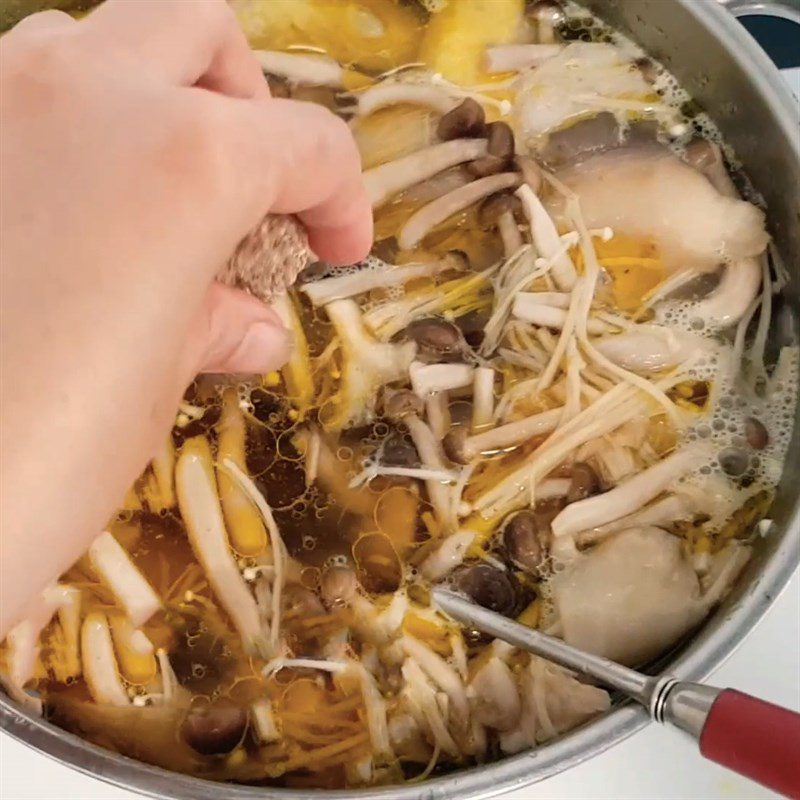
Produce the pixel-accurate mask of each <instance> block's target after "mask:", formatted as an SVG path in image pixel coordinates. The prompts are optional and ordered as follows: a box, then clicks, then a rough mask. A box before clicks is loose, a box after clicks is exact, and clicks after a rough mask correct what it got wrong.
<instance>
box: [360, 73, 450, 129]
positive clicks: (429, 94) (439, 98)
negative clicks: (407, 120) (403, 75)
mask: <svg viewBox="0 0 800 800" xmlns="http://www.w3.org/2000/svg"><path fill="white" fill-rule="evenodd" d="M353 96H354V98H355V100H356V113H357V114H358V115H359V116H360V117H366V116H367V115H368V114H372V113H373V112H374V111H377V110H378V109H381V108H386V107H387V106H394V105H400V104H401V103H402V104H404V105H415V106H425V107H427V108H431V109H433V110H434V111H438V112H439V113H440V114H445V115H446V114H447V112H449V111H450V110H451V109H453V107H454V106H456V105H457V104H458V100H457V99H454V97H453V95H452V94H451V93H450V92H449V91H448V90H447V89H445V88H444V87H442V86H431V85H429V84H422V83H419V84H418V83H409V82H405V81H384V82H383V83H379V84H377V85H376V86H370V87H369V88H368V89H365V90H364V91H363V92H359V93H358V94H356V95H353ZM442 138H444V137H442Z"/></svg>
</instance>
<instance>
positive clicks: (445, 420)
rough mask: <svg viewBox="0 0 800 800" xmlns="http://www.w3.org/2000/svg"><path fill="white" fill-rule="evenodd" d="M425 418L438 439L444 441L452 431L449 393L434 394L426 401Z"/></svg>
mask: <svg viewBox="0 0 800 800" xmlns="http://www.w3.org/2000/svg"><path fill="white" fill-rule="evenodd" d="M425 416H426V417H427V420H428V425H429V426H430V429H431V430H432V431H433V435H434V436H435V437H436V438H437V439H443V438H444V436H445V434H446V433H447V431H449V430H450V424H451V420H450V398H449V397H448V396H447V392H433V393H432V394H429V395H428V396H427V398H426V399H425Z"/></svg>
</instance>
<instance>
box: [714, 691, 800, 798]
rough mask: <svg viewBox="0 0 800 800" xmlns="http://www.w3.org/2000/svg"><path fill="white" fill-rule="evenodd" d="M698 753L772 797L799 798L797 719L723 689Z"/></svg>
mask: <svg viewBox="0 0 800 800" xmlns="http://www.w3.org/2000/svg"><path fill="white" fill-rule="evenodd" d="M700 752H701V753H702V754H703V755H704V756H705V757H706V758H708V759H710V760H711V761H715V762H716V763H717V764H721V765H722V766H723V767H727V768H728V769H731V770H733V771H734V772H738V773H739V774H740V775H744V776H745V777H747V778H750V779H752V780H754V781H756V782H758V783H760V784H762V785H764V786H767V787H769V788H770V789H772V790H773V791H775V792H778V793H780V794H782V795H784V796H786V797H791V798H800V714H797V713H795V712H793V711H789V709H786V708H781V707H780V706H775V705H772V703H767V702H765V701H764V700H759V699H758V698H756V697H751V696H750V695H749V694H743V693H742V692H737V691H736V690H735V689H723V690H722V691H721V692H720V693H719V695H718V696H717V698H716V700H714V702H713V704H712V705H711V709H710V710H709V712H708V716H707V717H706V721H705V725H703V729H702V731H701V733H700Z"/></svg>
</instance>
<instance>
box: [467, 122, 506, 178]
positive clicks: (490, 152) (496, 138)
mask: <svg viewBox="0 0 800 800" xmlns="http://www.w3.org/2000/svg"><path fill="white" fill-rule="evenodd" d="M513 159H514V132H513V131H512V130H511V126H510V125H508V124H507V123H505V122H492V123H491V124H489V125H487V126H486V155H485V156H482V157H481V158H477V159H475V160H474V161H471V162H470V163H469V164H467V169H468V170H469V171H470V172H471V173H472V174H473V175H476V176H477V177H479V178H485V177H486V176H488V175H495V174H496V173H498V172H503V171H504V170H507V169H508V168H509V167H510V166H511V162H512V161H513Z"/></svg>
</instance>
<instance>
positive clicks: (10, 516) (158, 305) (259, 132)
mask: <svg viewBox="0 0 800 800" xmlns="http://www.w3.org/2000/svg"><path fill="white" fill-rule="evenodd" d="M0 127H1V128H2V147H0V232H2V237H1V238H0V270H1V272H2V274H1V277H2V296H1V297H0V303H1V304H2V305H1V307H0V312H1V314H0V326H1V327H0V337H1V339H2V343H1V345H0V346H1V347H2V350H1V352H0V358H1V359H2V362H1V364H2V386H1V387H0V391H1V394H0V402H1V403H2V408H1V413H2V434H1V436H2V438H1V439H0V448H1V450H2V455H1V456H0V458H1V459H2V472H1V473H0V479H1V480H2V503H0V507H1V508H2V511H0V515H1V520H2V528H1V530H0V546H1V547H2V566H1V570H2V571H1V572H0V577H1V578H2V580H1V581H0V584H1V588H0V636H2V634H3V633H5V632H6V631H7V630H8V627H9V626H10V625H11V624H13V622H14V621H15V620H16V619H18V618H19V616H20V614H21V613H22V612H23V610H24V606H25V603H26V602H28V601H29V600H30V599H31V598H32V597H33V596H35V595H36V593H37V592H38V591H40V590H41V589H43V588H44V587H45V586H46V585H47V584H48V583H49V582H51V581H52V580H54V579H55V578H56V577H57V576H58V575H59V574H60V573H61V572H62V571H63V570H64V569H66V568H67V567H68V566H69V565H70V564H71V563H72V562H73V561H74V560H75V558H77V557H78V556H79V555H80V554H81V553H82V552H83V551H84V550H85V549H86V547H87V546H88V544H89V542H90V541H91V540H92V538H93V537H94V536H96V535H97V533H98V532H99V531H100V530H101V529H102V526H103V525H104V524H105V522H106V520H107V518H108V516H109V515H110V514H111V513H112V512H113V510H114V508H115V507H116V506H117V505H118V504H119V502H120V500H121V498H122V496H123V494H124V491H125V489H126V488H127V486H128V485H129V484H130V483H131V481H132V480H133V478H134V477H135V476H136V475H137V474H138V473H139V472H140V471H141V470H142V469H143V468H144V466H145V465H146V463H147V461H148V460H149V458H150V456H151V455H152V453H153V452H154V451H155V449H156V447H157V445H158V443H159V442H160V441H161V440H162V439H163V437H164V436H166V434H167V431H168V429H169V427H170V424H171V422H172V419H173V417H174V412H175V408H176V405H177V403H178V401H179V399H180V397H181V395H182V393H183V391H184V389H185V387H186V385H187V384H188V383H189V382H190V381H191V379H192V378H193V377H194V375H195V374H196V373H197V372H198V371H202V370H204V369H205V370H213V371H224V370H229V371H237V372H260V371H267V370H270V369H274V368H276V367H277V366H279V365H280V364H281V363H282V362H283V361H284V360H285V359H286V357H287V355H288V348H289V347H290V342H289V341H288V338H287V336H288V335H287V333H286V332H285V331H284V330H283V329H282V327H281V326H280V323H279V321H278V319H277V317H276V315H274V313H273V312H272V311H271V310H270V309H269V308H267V307H266V306H264V305H262V304H261V303H259V302H258V301H256V300H255V299H253V298H252V297H250V296H248V295H245V294H243V293H241V292H238V291H236V290H234V289H230V288H228V287H223V286H221V285H219V284H217V283H215V282H214V276H215V275H216V274H217V272H218V271H219V269H220V267H221V265H222V264H223V263H224V262H225V260H226V259H227V257H228V256H229V255H230V254H231V252H232V251H233V249H234V247H235V245H236V244H237V242H238V241H239V240H240V239H241V238H242V237H243V236H244V235H245V234H246V233H247V232H248V231H249V230H250V229H251V228H252V227H253V226H254V225H255V224H256V223H258V222H259V221H260V219H261V218H262V217H263V215H264V214H265V213H266V212H268V211H271V212H275V213H296V214H297V215H298V216H299V217H300V219H301V220H302V221H303V222H304V224H305V225H306V227H307V228H308V231H309V238H310V243H311V246H312V248H313V249H314V251H315V252H316V253H317V254H318V255H319V256H320V257H321V258H323V259H325V260H328V261H331V262H334V263H336V262H340V263H345V262H352V261H355V260H357V259H359V258H361V257H363V256H364V255H365V253H366V252H367V250H368V248H369V244H370V241H371V233H372V227H371V214H370V210H369V204H368V202H367V200H366V196H365V194H364V191H363V188H362V185H361V172H360V164H359V158H358V153H357V150H356V148H355V145H354V143H353V141H352V139H351V137H350V134H349V131H348V129H347V127H346V125H345V124H344V123H342V122H341V121H340V120H338V119H337V118H336V117H334V116H333V115H332V114H331V113H330V112H328V111H327V110H325V109H323V108H321V107H319V106H316V105H311V104H307V103H299V102H296V101H290V100H278V99H271V98H270V97H269V92H268V89H267V84H266V81H265V80H264V78H263V75H262V74H261V70H260V68H259V66H258V64H257V62H256V60H255V59H254V58H253V57H252V55H251V54H250V52H249V48H248V46H247V43H246V41H245V39H244V36H243V35H242V33H241V31H240V30H239V29H238V27H237V25H236V21H235V18H234V16H233V14H232V12H231V11H230V10H229V9H228V7H227V5H226V4H225V2H224V0H193V2H191V3H187V2H185V0H148V2H147V3H141V2H136V0H108V2H106V4H105V5H103V6H101V7H100V8H99V9H97V10H96V11H95V12H93V13H92V14H90V15H89V16H88V17H87V18H85V19H84V20H82V21H81V22H76V21H74V20H72V19H71V18H70V17H68V16H67V15H65V14H62V13H60V12H55V11H50V12H45V13H42V14H37V15H34V16H32V17H29V18H28V19H26V20H24V21H23V22H22V23H21V24H20V25H18V26H17V28H15V29H14V30H12V31H11V32H10V33H8V34H6V35H5V36H4V37H3V39H2V42H1V43H0Z"/></svg>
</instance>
